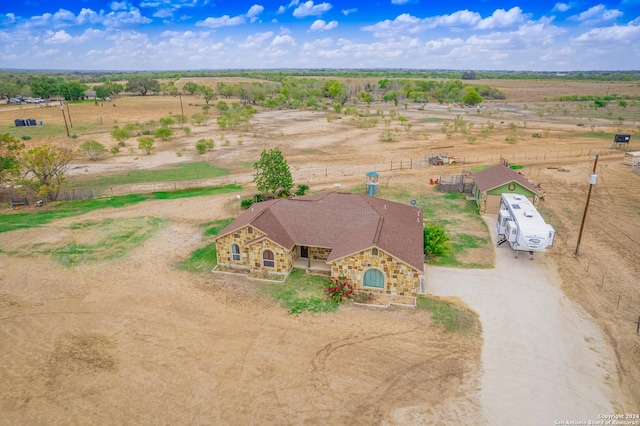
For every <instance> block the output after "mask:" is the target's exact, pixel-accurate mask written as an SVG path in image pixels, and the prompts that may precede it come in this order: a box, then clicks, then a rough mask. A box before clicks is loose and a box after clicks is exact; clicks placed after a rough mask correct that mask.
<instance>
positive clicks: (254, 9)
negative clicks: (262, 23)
mask: <svg viewBox="0 0 640 426" xmlns="http://www.w3.org/2000/svg"><path fill="white" fill-rule="evenodd" d="M263 11H264V7H263V6H260V5H259V4H254V5H253V6H251V7H250V8H249V11H248V12H247V17H248V18H253V17H255V16H258V15H260V14H261V13H262V12H263Z"/></svg>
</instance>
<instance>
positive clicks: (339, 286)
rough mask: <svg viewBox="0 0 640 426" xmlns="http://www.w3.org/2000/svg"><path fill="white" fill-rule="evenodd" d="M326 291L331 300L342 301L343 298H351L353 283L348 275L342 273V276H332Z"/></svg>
mask: <svg viewBox="0 0 640 426" xmlns="http://www.w3.org/2000/svg"><path fill="white" fill-rule="evenodd" d="M324 291H325V293H327V295H328V296H329V298H330V299H331V300H333V301H334V302H338V303H340V302H342V300H343V299H350V298H351V296H352V295H353V285H352V284H351V282H350V281H349V279H347V277H345V276H344V275H341V276H340V278H330V279H329V280H328V281H327V287H326V288H325V290H324Z"/></svg>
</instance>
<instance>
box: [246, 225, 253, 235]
mask: <svg viewBox="0 0 640 426" xmlns="http://www.w3.org/2000/svg"><path fill="white" fill-rule="evenodd" d="M247 234H253V228H252V227H250V226H247Z"/></svg>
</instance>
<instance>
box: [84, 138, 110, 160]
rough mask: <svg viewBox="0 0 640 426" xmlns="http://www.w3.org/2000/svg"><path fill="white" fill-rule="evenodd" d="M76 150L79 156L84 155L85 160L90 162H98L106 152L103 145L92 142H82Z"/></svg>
mask: <svg viewBox="0 0 640 426" xmlns="http://www.w3.org/2000/svg"><path fill="white" fill-rule="evenodd" d="M78 150H79V151H80V153H81V154H84V155H86V156H87V158H88V159H89V160H91V161H96V160H98V159H99V158H100V157H102V154H104V153H105V152H107V148H105V146H104V145H102V144H101V143H100V142H98V141H94V140H90V141H86V142H83V143H82V144H80V146H79V147H78Z"/></svg>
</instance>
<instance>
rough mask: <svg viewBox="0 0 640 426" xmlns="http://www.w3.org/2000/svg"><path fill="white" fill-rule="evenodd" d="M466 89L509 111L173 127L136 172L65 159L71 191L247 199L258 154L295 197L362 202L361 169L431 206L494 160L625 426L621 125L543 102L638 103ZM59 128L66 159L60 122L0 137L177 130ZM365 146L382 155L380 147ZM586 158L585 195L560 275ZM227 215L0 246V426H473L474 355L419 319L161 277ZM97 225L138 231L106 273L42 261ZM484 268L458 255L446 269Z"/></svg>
mask: <svg viewBox="0 0 640 426" xmlns="http://www.w3.org/2000/svg"><path fill="white" fill-rule="evenodd" d="M183 83H184V82H183ZM484 83H486V84H489V85H492V86H495V87H497V88H499V89H501V90H503V91H504V92H505V93H506V94H507V99H506V100H504V101H495V102H486V103H485V104H484V105H483V108H481V109H464V108H457V107H453V106H447V105H437V104H429V105H428V106H427V107H426V108H425V109H424V110H418V109H417V108H416V107H415V106H413V105H408V106H407V108H405V107H404V106H398V107H395V108H394V107H393V106H392V105H390V104H374V105H372V106H371V107H370V108H369V110H370V115H371V116H375V115H376V114H377V110H383V111H384V114H385V117H386V118H387V120H388V123H387V122H385V119H384V118H380V119H379V120H378V122H377V124H375V126H372V127H371V126H366V125H363V124H362V120H361V119H358V118H356V117H353V116H348V115H341V116H340V117H339V118H335V117H334V119H330V120H328V119H327V115H328V114H329V113H328V112H326V111H296V110H287V111H260V112H259V113H258V114H256V115H255V116H254V118H253V119H252V120H251V123H250V128H249V129H248V130H246V131H231V130H225V131H222V130H220V129H219V128H218V126H217V125H216V122H215V120H214V119H211V120H210V121H209V122H208V123H206V124H205V125H201V126H195V125H190V127H191V130H192V132H191V134H189V135H184V134H183V133H181V130H180V128H179V126H176V127H175V129H174V131H175V136H174V137H173V138H171V139H170V140H169V141H158V142H156V149H155V151H154V152H152V153H151V154H150V155H145V154H144V153H142V152H140V151H139V150H137V149H136V148H135V147H136V146H137V143H135V142H134V140H130V141H128V142H127V145H126V146H125V148H123V149H121V150H120V152H119V153H118V154H115V155H112V154H107V155H106V156H105V157H104V158H103V159H101V160H99V161H97V162H90V161H88V160H86V159H83V158H78V159H77V160H75V161H74V163H73V165H72V168H71V177H72V180H80V179H82V178H83V177H89V176H95V175H105V174H110V173H118V172H123V171H131V170H145V169H154V168H161V167H168V166H172V165H175V164H177V163H183V162H194V161H206V162H207V163H209V164H211V165H213V166H216V167H220V168H224V169H227V170H229V172H230V173H229V174H228V175H227V176H224V177H221V178H216V179H212V180H211V182H207V183H212V182H213V183H230V182H238V183H241V184H243V185H244V189H243V195H247V196H249V195H251V194H253V193H254V192H255V188H253V187H252V185H251V184H250V181H251V179H252V171H253V170H252V168H251V164H252V163H253V162H254V161H256V160H257V159H258V157H259V155H260V152H261V151H262V149H265V148H271V147H275V146H277V147H280V148H281V149H282V151H283V153H284V155H285V157H286V159H287V161H288V163H289V165H290V167H291V170H292V174H293V176H294V180H295V181H296V183H306V184H308V185H309V186H310V188H311V191H323V190H332V189H335V188H336V184H340V188H342V189H343V190H360V189H361V188H362V184H363V180H364V175H365V173H366V172H367V171H369V170H372V169H376V170H378V171H379V172H380V181H381V183H382V193H383V194H382V195H384V194H387V195H393V194H395V195H397V194H398V193H401V194H404V193H406V194H408V195H410V196H414V195H419V194H432V193H433V186H431V185H429V179H434V178H437V177H439V176H440V175H443V174H459V173H461V172H462V171H463V170H467V171H468V170H474V169H476V168H479V167H482V166H486V165H491V164H495V163H497V162H498V161H499V159H500V157H505V158H507V159H508V160H509V161H510V162H512V163H515V164H519V165H522V166H524V168H523V169H521V171H522V172H523V173H524V174H525V175H526V176H527V177H528V178H529V179H530V180H531V181H533V182H534V183H540V184H541V186H542V189H543V190H544V192H545V197H544V199H543V200H542V202H541V204H540V207H541V209H542V211H543V213H544V214H545V216H546V217H547V218H548V220H549V221H550V223H552V224H553V225H554V227H555V228H556V229H557V238H556V243H555V244H554V246H553V248H551V249H550V251H549V252H548V254H547V255H546V257H547V258H548V259H550V261H552V262H554V263H555V264H556V265H557V267H558V271H559V273H560V276H561V278H562V281H563V288H562V289H563V291H564V292H565V294H566V295H567V296H568V297H569V298H570V299H571V300H572V301H574V302H576V303H577V304H578V306H580V307H581V309H583V310H584V312H585V313H586V314H587V315H588V316H590V317H591V318H592V320H593V321H594V322H595V323H596V324H597V325H598V327H600V329H601V330H602V331H603V333H604V334H605V335H606V337H607V339H608V341H607V343H608V344H609V345H610V346H611V348H612V349H613V351H614V352H615V356H616V359H615V360H614V364H615V366H616V370H615V371H611V372H610V376H611V385H612V386H613V387H614V388H615V389H616V390H617V392H618V395H619V400H616V401H612V404H613V405H614V406H615V407H617V408H619V409H621V410H624V411H626V412H628V413H634V412H635V413H637V412H640V403H639V402H638V401H640V336H639V335H637V334H636V327H637V321H638V318H639V317H640V292H639V291H638V284H637V283H638V282H639V281H640V175H635V174H633V173H631V171H630V169H629V167H628V166H625V165H623V164H622V157H623V154H622V153H621V152H619V151H611V150H609V147H610V145H611V137H610V136H611V135H612V134H614V133H620V132H624V133H631V134H632V140H631V148H632V149H634V150H635V149H637V150H640V106H639V105H637V101H636V103H635V104H632V105H629V106H627V107H625V108H622V107H621V106H618V105H617V103H615V102H612V103H610V104H609V106H607V107H606V108H599V109H594V108H591V107H589V106H588V104H589V103H582V104H580V103H577V102H557V101H554V100H552V98H553V97H555V96H559V95H571V94H594V95H603V94H607V93H617V94H629V95H633V96H638V95H640V86H639V85H638V84H632V83H591V82H584V83H560V82H558V83H550V82H547V81H545V82H538V81H509V80H496V81H493V80H491V81H486V82H484ZM200 103H201V101H200V100H199V99H197V98H195V97H190V96H185V97H184V98H183V105H182V108H183V109H184V114H185V115H187V116H190V115H192V114H194V113H196V112H200V111H201V108H200V106H199V105H198V104H200ZM356 107H357V109H358V110H360V111H361V112H364V110H366V109H367V107H366V105H364V104H360V105H357V106H356ZM391 110H394V111H395V117H392V116H391V115H390V114H391V113H390V111H391ZM212 111H213V108H212ZM70 112H71V118H72V121H73V127H72V128H71V129H70V130H71V134H72V135H76V136H77V138H67V136H66V132H65V129H64V122H63V121H62V114H61V111H60V108H59V106H50V107H41V106H14V105H2V106H0V132H6V131H11V132H16V130H15V129H12V128H11V126H12V124H13V120H14V119H15V118H31V117H33V118H35V119H36V120H38V121H40V120H42V121H44V123H45V125H44V126H43V127H42V128H37V129H32V130H33V132H34V133H33V135H36V133H35V132H42V134H43V135H44V134H47V136H46V137H44V136H43V138H45V139H47V140H50V141H52V142H53V143H64V144H71V145H75V146H78V145H79V144H80V143H82V142H83V141H86V140H89V139H95V140H98V141H100V142H102V143H103V144H105V145H106V146H108V147H112V146H114V145H115V141H113V140H112V139H111V138H110V136H109V131H110V129H111V128H112V127H113V126H114V125H116V124H117V125H123V124H126V123H134V122H140V123H143V122H146V121H149V120H158V119H159V118H161V117H167V116H169V115H170V114H180V113H181V104H180V100H179V98H176V97H169V96H166V97H163V96H153V97H151V96H149V97H122V98H118V99H115V100H114V101H113V102H111V103H104V104H102V103H99V104H97V105H95V104H92V103H87V104H71V105H70ZM212 116H213V117H215V113H212ZM398 116H404V117H406V118H407V122H406V123H405V124H402V123H401V122H400V121H398V120H397V117H398ZM620 118H622V119H620ZM21 131H22V129H21ZM385 131H389V132H391V133H392V134H393V135H394V138H395V141H393V142H383V141H381V140H380V135H381V134H382V133H383V132H385ZM24 132H25V133H28V132H29V129H24ZM14 134H15V133H14ZM17 135H18V136H20V134H17ZM534 135H535V136H534ZM43 138H38V137H36V136H34V137H33V138H32V139H31V140H29V141H27V143H28V144H30V143H37V142H39V141H41V140H43ZM201 138H212V139H214V141H215V148H214V150H213V151H212V152H209V153H207V154H204V155H199V154H198V153H197V152H196V150H195V147H194V145H195V142H196V141H197V140H198V139H201ZM595 150H600V152H601V155H600V158H599V162H598V169H597V173H598V175H599V179H598V184H597V185H596V186H595V188H594V189H593V193H592V197H591V203H590V207H589V213H588V216H587V221H586V224H585V231H584V234H583V239H582V244H581V253H580V256H577V257H576V256H575V255H574V251H575V246H576V242H577V237H578V230H579V226H580V220H581V217H582V213H583V209H584V205H585V200H586V194H587V190H588V182H589V179H588V178H589V174H590V171H591V168H592V166H593V163H592V160H593V154H594V153H595ZM440 152H446V153H448V154H449V155H455V156H458V157H459V158H460V159H461V160H464V164H456V165H448V166H439V167H435V166H431V167H429V166H428V165H427V164H426V162H425V161H424V159H425V156H426V155H428V154H433V153H440ZM590 154H591V157H590ZM401 161H402V164H403V165H402V169H401V168H400V167H401V166H400V165H399V164H400V162H401ZM407 165H409V167H410V168H408V167H407ZM559 167H560V168H563V169H566V170H568V171H567V172H560V171H558V168H559ZM200 183H202V182H200ZM158 187H162V186H161V185H160V186H158ZM131 190H132V188H131V186H127V185H124V186H122V187H119V188H112V191H113V193H126V192H130V191H131ZM234 199H235V195H234V194H228V195H218V196H213V197H199V198H193V199H177V200H155V201H148V202H145V203H141V204H136V205H133V206H129V207H125V208H122V209H103V210H98V211H95V212H91V213H88V214H86V215H84V216H80V217H73V218H67V219H61V220H58V221H55V222H52V223H51V224H50V225H47V226H43V227H40V228H31V229H25V230H17V231H12V232H7V233H2V234H0V366H1V367H2V368H0V380H1V381H2V383H3V386H2V390H0V423H4V424H70V423H72V424H79V423H82V424H87V423H103V424H104V423H116V424H127V423H138V424H167V423H174V424H194V423H216V424H283V423H284V424H301V423H308V424H411V423H412V424H431V423H433V422H435V421H436V419H437V420H438V421H440V422H444V423H448V422H458V423H460V424H464V423H468V422H469V419H477V418H478V413H479V410H480V407H479V402H478V398H477V392H478V383H479V382H478V377H479V374H480V373H481V372H480V370H481V365H480V351H481V344H482V337H481V336H469V335H462V336H460V335H455V334H454V335H452V334H447V333H445V332H444V331H442V330H441V329H440V328H439V327H437V326H435V325H434V324H433V323H432V321H431V320H430V319H429V316H428V314H426V313H425V312H422V311H414V310H409V309H402V308H391V309H386V310H384V309H378V308H361V307H356V306H352V305H348V304H347V305H344V306H342V307H341V308H340V309H339V310H338V312H337V313H333V314H301V315H289V314H287V313H286V312H285V311H284V310H283V309H282V308H281V307H280V306H279V305H278V304H277V303H276V302H274V301H272V300H270V299H267V298H265V297H264V296H262V295H261V293H260V291H259V287H260V285H259V284H257V283H255V282H251V281H248V280H245V279H244V278H238V277H233V276H224V277H220V276H211V275H209V274H192V273H188V272H185V271H181V270H178V269H177V267H176V265H177V264H178V262H180V261H181V260H184V259H185V258H187V257H188V256H189V253H190V252H191V251H193V250H194V249H196V248H199V247H202V246H203V244H204V243H203V237H202V228H201V227H200V226H199V225H200V224H202V223H205V222H210V221H213V220H217V219H224V218H228V217H232V216H234V215H235V213H236V204H235V201H234ZM11 213H12V212H11V211H9V210H8V209H7V210H5V211H3V214H11ZM1 219H2V217H1V216H0V220H1ZM151 219H154V220H153V221H151V222H150V220H151ZM156 219H157V220H156ZM113 221H115V222H117V223H122V225H123V227H125V228H127V227H129V228H132V229H142V231H144V230H145V229H147V228H149V229H150V228H152V230H151V231H150V232H149V233H148V234H145V237H144V238H146V239H145V240H144V241H143V242H142V243H141V245H140V246H139V248H138V249H136V250H134V251H133V252H131V253H128V254H127V256H125V257H121V258H115V259H106V260H97V261H95V262H91V263H82V264H72V265H64V264H61V263H60V262H59V261H57V260H56V259H54V258H52V257H50V256H47V255H46V253H44V252H43V250H44V249H43V247H45V248H46V247H51V246H57V245H60V244H63V243H65V242H69V241H81V242H92V241H96V240H98V239H100V238H102V237H100V236H99V235H98V234H97V233H99V232H105V233H106V232H111V231H110V228H109V227H108V224H110V223H113ZM150 223H151V224H152V225H149V224H150ZM79 224H86V225H79ZM142 231H141V232H142ZM142 233H143V234H144V232H142ZM486 257H487V254H486V253H483V254H478V253H475V254H470V255H469V258H465V259H464V261H465V262H469V263H474V262H477V261H478V258H486ZM489 257H490V255H489ZM463 274H464V270H461V276H463ZM427 277H428V269H427ZM427 279H428V278H427ZM496 309H499V305H498V304H497V307H496ZM523 338H524V339H526V336H523ZM603 414H609V413H603Z"/></svg>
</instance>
